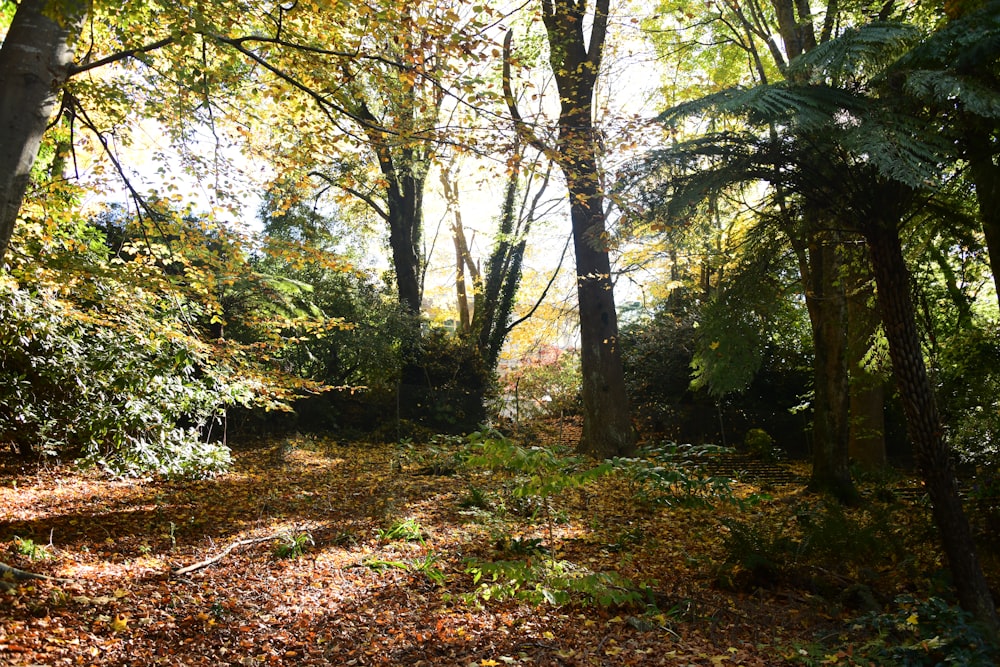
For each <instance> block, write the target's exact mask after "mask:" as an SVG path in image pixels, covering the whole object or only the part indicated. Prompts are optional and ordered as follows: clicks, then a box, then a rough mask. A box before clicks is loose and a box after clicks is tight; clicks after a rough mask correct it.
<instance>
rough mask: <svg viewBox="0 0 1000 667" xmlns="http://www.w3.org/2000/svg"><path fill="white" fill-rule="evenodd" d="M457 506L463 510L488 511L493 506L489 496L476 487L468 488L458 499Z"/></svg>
mask: <svg viewBox="0 0 1000 667" xmlns="http://www.w3.org/2000/svg"><path fill="white" fill-rule="evenodd" d="M458 506H459V507H461V508H463V509H480V510H488V509H490V508H491V507H492V506H493V503H492V502H490V498H489V494H487V493H486V491H484V490H483V489H481V488H479V487H478V486H470V487H469V490H468V491H466V492H465V494H464V495H463V496H462V497H461V498H459V499H458Z"/></svg>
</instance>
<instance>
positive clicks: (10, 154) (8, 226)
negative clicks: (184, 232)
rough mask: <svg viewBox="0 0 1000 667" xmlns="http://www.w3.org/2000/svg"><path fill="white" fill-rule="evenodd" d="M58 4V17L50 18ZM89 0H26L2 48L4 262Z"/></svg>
mask: <svg viewBox="0 0 1000 667" xmlns="http://www.w3.org/2000/svg"><path fill="white" fill-rule="evenodd" d="M48 4H52V5H58V9H59V11H60V13H61V14H62V18H61V19H60V21H56V20H53V19H52V18H50V17H49V16H46V14H45V10H46V5H48ZM86 8H87V3H86V2H82V1H80V0H70V1H68V2H60V3H56V2H51V3H49V2H47V0H22V1H21V4H20V5H18V8H17V13H16V14H15V15H14V20H13V22H12V23H11V26H10V29H9V30H8V31H7V36H6V37H5V39H4V42H3V47H2V48H0V262H2V260H3V257H4V255H5V254H6V252H7V246H8V245H9V244H10V239H11V235H12V234H13V232H14V224H15V222H16V220H17V216H18V213H19V212H20V210H21V203H22V202H23V200H24V194H25V192H26V190H27V187H28V181H29V179H30V177H31V168H32V166H33V165H34V164H35V158H36V157H37V156H38V148H39V146H40V145H41V143H42V136H43V135H44V134H45V129H46V127H47V125H48V123H49V120H50V119H51V117H52V113H53V111H54V110H55V107H56V103H57V101H58V98H57V94H56V93H57V91H58V89H59V88H60V87H61V86H62V85H63V84H64V83H65V82H66V79H67V76H68V74H69V66H70V65H71V64H72V61H73V51H72V49H71V48H70V47H69V44H68V43H69V41H70V40H71V39H72V38H73V36H74V35H75V34H76V33H77V31H78V30H79V26H80V24H81V22H82V20H83V15H84V13H85V11H86Z"/></svg>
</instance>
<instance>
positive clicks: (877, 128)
mask: <svg viewBox="0 0 1000 667" xmlns="http://www.w3.org/2000/svg"><path fill="white" fill-rule="evenodd" d="M840 144H841V145H842V146H843V147H844V148H845V149H847V150H848V151H850V152H851V153H852V154H854V155H855V156H856V157H857V159H858V160H860V161H863V162H867V163H868V164H871V165H872V166H874V167H875V168H876V169H878V171H879V173H881V174H882V176H884V177H885V178H887V179H890V180H893V181H897V182H899V183H903V184H905V185H908V186H910V187H913V188H925V187H928V186H931V185H933V184H935V183H937V181H938V180H939V178H940V174H941V165H942V163H944V162H947V161H948V160H949V158H948V157H947V155H948V152H949V151H950V150H951V145H950V144H949V143H948V141H947V140H946V138H945V137H944V136H942V135H941V134H938V133H935V132H930V131H928V127H927V124H926V123H925V122H923V121H922V120H920V119H917V118H914V117H912V116H907V115H904V114H898V113H893V111H892V110H885V109H883V110H880V111H878V112H874V113H872V114H871V115H870V116H869V117H867V118H865V120H864V122H863V123H859V124H858V125H856V126H854V127H851V128H850V129H849V130H848V131H846V132H845V133H844V134H843V136H842V137H841V138H840Z"/></svg>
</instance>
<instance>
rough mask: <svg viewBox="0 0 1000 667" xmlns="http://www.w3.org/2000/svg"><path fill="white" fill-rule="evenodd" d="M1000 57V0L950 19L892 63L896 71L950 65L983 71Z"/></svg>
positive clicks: (967, 71)
mask: <svg viewBox="0 0 1000 667" xmlns="http://www.w3.org/2000/svg"><path fill="white" fill-rule="evenodd" d="M998 58H1000V0H990V1H989V2H987V3H986V4H985V5H983V7H981V8H980V9H978V10H977V11H974V12H969V13H968V14H965V15H964V16H961V17H959V18H957V19H954V20H952V21H949V22H948V23H946V24H945V25H944V26H942V27H941V28H940V29H938V30H936V31H935V32H934V33H932V34H931V35H930V36H928V37H927V38H926V39H925V40H923V41H922V42H921V43H920V44H919V45H917V46H915V47H914V48H913V49H912V50H911V51H910V52H909V53H907V54H906V55H905V56H903V57H901V58H900V59H899V61H898V62H897V63H896V64H895V65H894V66H893V67H892V69H893V70H895V71H896V72H907V71H909V70H924V69H951V70H953V71H956V72H961V73H969V74H972V73H977V72H978V73H983V72H984V71H986V70H987V69H988V68H990V67H993V68H995V67H996V65H997V60H998Z"/></svg>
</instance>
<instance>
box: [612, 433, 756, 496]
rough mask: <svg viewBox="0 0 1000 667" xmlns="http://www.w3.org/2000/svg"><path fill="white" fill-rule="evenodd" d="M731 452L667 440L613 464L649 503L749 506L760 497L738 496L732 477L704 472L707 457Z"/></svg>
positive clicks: (711, 446)
mask: <svg viewBox="0 0 1000 667" xmlns="http://www.w3.org/2000/svg"><path fill="white" fill-rule="evenodd" d="M731 451H732V450H731V449H728V448H724V447H718V446H716V445H699V446H693V445H677V444H673V443H665V444H662V445H659V446H655V447H647V448H644V449H643V450H642V451H641V452H640V453H639V456H637V457H635V458H616V459H613V461H612V465H613V466H614V469H615V470H616V471H618V472H619V473H620V474H623V475H625V476H626V477H627V478H628V479H630V480H631V481H632V483H633V485H634V494H635V496H636V498H637V499H638V500H639V501H640V502H642V503H645V504H648V505H665V506H668V507H676V506H681V507H711V506H713V505H715V504H716V503H720V502H721V503H727V504H732V505H736V506H739V507H746V506H748V505H752V504H754V503H755V502H757V501H759V499H760V498H759V497H758V496H751V497H750V498H748V499H740V498H737V497H736V495H735V494H734V493H733V481H732V480H731V479H730V478H729V477H721V476H716V475H709V474H707V473H706V472H705V460H706V459H707V458H709V457H711V456H714V455H717V454H720V453H729V452H731Z"/></svg>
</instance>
